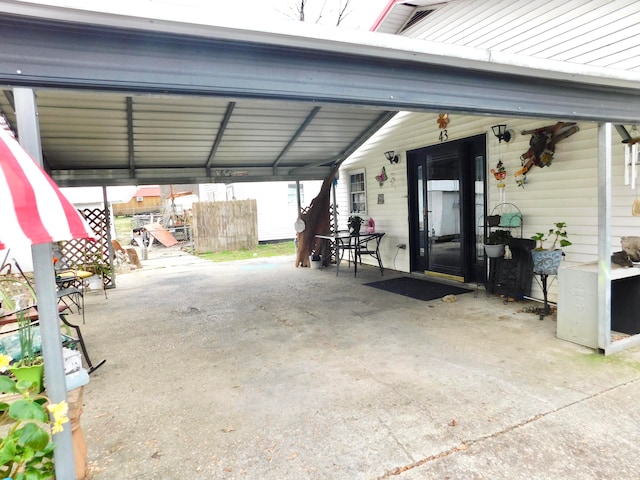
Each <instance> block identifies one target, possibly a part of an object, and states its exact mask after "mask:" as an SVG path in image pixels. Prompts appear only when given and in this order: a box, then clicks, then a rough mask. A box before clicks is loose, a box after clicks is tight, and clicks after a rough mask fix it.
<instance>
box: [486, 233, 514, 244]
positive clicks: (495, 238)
mask: <svg viewBox="0 0 640 480" xmlns="http://www.w3.org/2000/svg"><path fill="white" fill-rule="evenodd" d="M510 239H511V232H510V231H509V230H492V231H491V232H489V236H488V237H487V242H486V243H485V245H506V244H508V243H509V240H510Z"/></svg>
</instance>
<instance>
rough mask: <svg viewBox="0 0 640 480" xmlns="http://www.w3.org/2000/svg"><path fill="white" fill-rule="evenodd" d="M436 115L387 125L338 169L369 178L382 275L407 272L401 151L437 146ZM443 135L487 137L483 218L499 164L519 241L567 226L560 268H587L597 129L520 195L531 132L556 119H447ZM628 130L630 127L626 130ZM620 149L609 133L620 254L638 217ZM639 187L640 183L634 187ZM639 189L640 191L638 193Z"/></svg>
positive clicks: (583, 126)
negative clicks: (515, 211) (519, 175)
mask: <svg viewBox="0 0 640 480" xmlns="http://www.w3.org/2000/svg"><path fill="white" fill-rule="evenodd" d="M437 118H438V115H437V114H428V113H409V112H401V113H399V114H398V115H396V117H395V118H393V119H392V120H391V121H389V122H388V123H387V124H386V125H385V126H384V127H383V128H382V129H381V130H380V131H379V132H378V133H377V134H376V135H374V136H373V137H372V138H371V139H369V141H367V142H366V143H365V144H364V145H363V146H362V147H360V148H359V149H358V150H357V151H356V152H355V153H354V154H353V155H352V156H351V157H350V158H349V159H348V160H347V161H345V162H344V164H343V166H342V167H341V177H340V178H348V172H353V171H355V170H357V169H366V171H367V176H366V177H367V178H366V180H367V206H368V209H367V218H368V217H372V218H373V219H374V220H375V222H376V230H379V231H383V232H386V235H385V237H384V239H383V241H382V242H381V244H380V248H381V253H382V260H383V263H384V265H385V266H386V267H388V268H392V269H395V270H400V271H408V270H409V249H406V250H399V251H398V250H397V249H396V245H398V244H399V243H407V244H408V242H409V238H408V228H409V227H408V217H409V211H408V206H407V191H408V190H407V165H406V151H407V150H413V149H416V148H420V147H424V146H429V145H437V144H439V143H440V142H439V140H438V136H439V134H440V130H439V128H438V126H437ZM449 118H450V122H449V125H448V128H447V133H448V136H449V140H450V141H452V140H459V139H462V138H466V137H471V136H474V135H478V134H482V133H485V134H487V173H486V174H487V190H488V192H487V196H488V200H487V201H488V203H487V210H488V211H489V212H490V211H491V209H492V207H493V206H494V205H496V204H497V203H499V201H500V198H499V191H498V188H497V186H496V184H497V182H496V180H495V179H494V178H493V176H492V175H491V174H490V173H489V171H490V170H491V169H492V168H494V167H495V165H496V163H497V162H498V159H502V161H503V163H504V166H505V168H506V169H507V178H506V180H505V183H506V187H505V189H504V194H505V200H506V201H507V202H511V203H514V204H516V205H517V206H518V207H519V208H520V210H521V211H522V214H523V219H524V220H523V233H522V236H523V238H530V237H531V236H532V235H534V234H535V233H536V232H540V231H544V232H546V231H548V230H549V228H551V226H552V224H553V223H555V222H560V221H564V222H566V223H567V225H568V229H567V230H568V233H569V239H570V240H571V242H573V245H571V246H570V247H568V248H566V249H565V253H566V257H565V260H564V261H563V265H570V264H575V263H584V262H593V261H596V260H597V254H598V248H597V242H598V177H597V175H598V172H597V155H598V140H597V130H598V129H597V125H596V124H595V123H587V122H581V123H579V124H578V126H579V128H580V130H579V131H578V132H577V133H575V134H574V135H572V136H571V137H569V138H567V139H564V140H562V141H560V142H559V143H558V144H557V145H556V150H555V155H554V160H553V163H552V164H551V165H550V166H548V167H544V168H540V167H536V166H533V167H532V168H531V170H530V171H529V173H528V174H527V183H526V184H525V185H524V188H521V187H518V186H517V185H516V183H515V178H514V173H515V172H516V171H517V170H519V169H520V168H521V161H520V156H521V155H522V154H523V153H525V152H526V151H527V150H528V149H529V140H530V138H531V135H522V134H521V132H522V131H523V130H531V129H535V128H540V127H544V126H548V125H554V124H555V123H556V121H557V120H556V119H526V118H521V119H509V118H504V117H480V116H470V115H460V116H458V115H456V114H450V115H449ZM498 123H505V124H506V125H507V128H508V129H509V130H510V131H511V132H512V140H511V141H510V142H509V143H505V142H502V143H501V144H499V143H498V140H497V139H496V137H495V136H494V135H493V133H492V132H491V126H492V125H495V124H498ZM627 129H630V126H627ZM387 150H394V151H395V152H396V154H398V155H399V156H400V162H399V163H398V164H394V165H390V164H389V162H388V161H387V160H386V159H385V158H384V152H385V151H387ZM623 158H624V157H623V146H622V143H621V139H620V137H619V136H618V134H617V132H616V131H615V130H614V132H613V172H612V176H613V179H612V190H613V200H612V238H611V242H612V243H611V245H612V251H617V250H620V237H621V236H625V235H637V234H639V232H640V217H633V216H632V215H631V205H632V203H633V200H634V198H635V194H634V192H633V191H632V190H631V189H630V188H629V187H628V186H624V181H623V172H624V169H623ZM383 166H384V167H385V169H386V172H387V176H388V177H389V179H388V180H387V181H386V182H385V183H384V185H382V186H380V185H379V184H378V182H377V181H376V180H375V175H377V174H378V173H379V171H380V170H381V168H382V167H383ZM639 183H640V180H639ZM639 188H640V186H639ZM379 194H384V204H378V203H377V198H378V195H379ZM347 195H348V187H347V185H345V183H342V182H338V189H337V200H338V204H339V208H338V211H339V212H341V213H342V215H341V216H340V219H339V223H340V225H341V228H346V221H347V217H348V215H347V214H346V213H345V210H344V209H342V208H340V205H348V197H347ZM533 296H534V297H537V298H541V291H540V288H539V286H538V285H537V283H536V282H535V281H534V282H533ZM550 299H551V300H552V301H555V300H556V285H555V283H554V284H552V287H551V294H550Z"/></svg>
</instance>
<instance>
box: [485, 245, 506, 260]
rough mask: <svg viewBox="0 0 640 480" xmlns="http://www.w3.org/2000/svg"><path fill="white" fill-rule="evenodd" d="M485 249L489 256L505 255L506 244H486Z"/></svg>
mask: <svg viewBox="0 0 640 480" xmlns="http://www.w3.org/2000/svg"><path fill="white" fill-rule="evenodd" d="M484 251H485V252H487V257H489V258H498V257H502V256H504V245H503V244H500V245H485V246H484Z"/></svg>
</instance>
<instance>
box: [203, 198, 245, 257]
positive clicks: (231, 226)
mask: <svg viewBox="0 0 640 480" xmlns="http://www.w3.org/2000/svg"><path fill="white" fill-rule="evenodd" d="M192 215H193V219H192V220H193V247H194V250H195V253H206V252H224V251H227V250H243V249H252V248H255V247H256V245H258V206H257V204H256V201H255V200H235V201H230V202H197V203H194V204H193V207H192Z"/></svg>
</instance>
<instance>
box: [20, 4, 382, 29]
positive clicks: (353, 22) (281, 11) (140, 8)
mask: <svg viewBox="0 0 640 480" xmlns="http://www.w3.org/2000/svg"><path fill="white" fill-rule="evenodd" d="M27 1H32V2H33V3H44V4H48V5H57V6H68V7H75V8H83V7H84V8H95V9H97V10H101V11H109V12H111V13H132V12H135V14H144V12H145V11H147V12H155V13H160V12H166V13H168V14H169V15H170V14H171V12H172V11H173V12H176V11H180V12H181V13H184V12H185V11H186V10H193V11H194V12H196V11H198V10H200V11H201V12H202V11H203V12H206V14H207V16H213V17H217V18H218V19H219V20H220V19H226V18H229V19H235V21H238V20H239V19H242V18H246V19H248V20H251V21H252V22H255V21H263V22H269V21H287V20H292V21H293V18H292V17H293V16H294V12H295V6H296V4H297V3H298V1H297V0H242V1H238V0H109V1H105V0H27ZM344 2H345V0H306V3H307V6H306V8H305V12H306V21H308V22H313V23H316V22H317V23H323V24H328V25H335V22H336V19H337V11H338V10H339V6H340V5H341V4H342V5H343V4H344ZM387 3H388V0H350V3H349V8H348V10H347V11H348V12H349V13H348V14H347V16H346V17H345V19H344V21H343V23H342V24H341V26H343V27H348V28H358V29H362V30H369V29H370V27H371V25H373V22H374V21H375V20H376V18H377V17H378V15H379V14H380V12H381V11H382V9H383V8H384V7H385V5H386V4H387ZM323 7H324V8H323ZM201 9H202V10H201ZM320 12H322V15H320ZM319 18H320V20H319V22H318V19H319Z"/></svg>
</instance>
